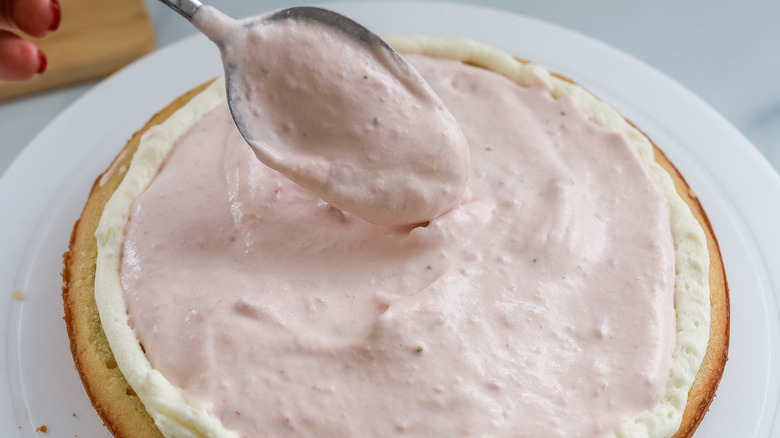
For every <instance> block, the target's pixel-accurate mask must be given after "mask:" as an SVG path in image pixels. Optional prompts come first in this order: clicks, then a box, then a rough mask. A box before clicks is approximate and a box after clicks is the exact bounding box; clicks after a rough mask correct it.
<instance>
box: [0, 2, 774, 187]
mask: <svg viewBox="0 0 780 438" xmlns="http://www.w3.org/2000/svg"><path fill="white" fill-rule="evenodd" d="M146 1H147V6H148V9H149V12H150V15H151V17H152V20H153V22H154V27H155V31H156V33H157V40H158V46H160V47H162V46H165V45H167V44H170V43H172V42H174V41H176V40H179V39H181V38H183V37H185V36H187V35H190V34H192V33H193V32H194V29H193V28H192V26H191V25H190V24H189V23H187V22H186V21H185V20H182V19H181V18H180V17H178V16H177V15H176V14H173V13H170V11H168V10H167V8H166V7H165V6H163V5H162V4H160V3H159V2H158V1H157V0H146ZM455 2H456V3H471V4H479V5H481V6H484V7H491V8H496V9H502V10H506V11H511V12H514V13H518V14H523V15H526V16H530V17H534V18H538V19H541V20H544V21H547V22H550V23H554V24H557V25H560V26H563V27H567V28H569V29H572V30H575V31H577V32H580V33H582V34H585V35H587V36H590V37H592V38H595V39H598V40H600V41H602V42H605V43H607V44H609V45H612V46H613V47H616V48H618V49H620V50H622V51H623V52H626V53H628V54H631V55H633V56H634V57H636V58H638V59H640V60H642V61H644V62H645V63H647V64H649V65H651V66H653V67H654V68H656V69H658V70H660V71H661V72H663V73H665V74H666V75H667V76H669V77H671V78H672V79H674V80H676V81H677V82H679V83H681V84H682V85H683V86H685V87H686V88H688V89H689V90H691V91H692V92H693V93H694V94H696V95H698V96H699V97H700V98H702V99H703V100H704V101H705V102H707V103H708V104H709V105H711V106H712V107H713V108H715V109H716V110H717V111H718V112H720V113H721V114H722V115H724V116H725V117H726V118H727V119H728V120H729V121H730V122H731V123H732V124H733V125H734V126H736V127H737V129H739V130H740V131H741V132H742V133H743V134H744V135H745V136H746V137H747V138H748V139H749V140H750V141H751V142H752V143H753V144H754V145H755V146H756V147H757V148H758V150H759V151H760V152H761V153H762V154H763V155H764V157H766V158H767V160H768V161H769V162H770V163H771V164H772V166H773V167H774V169H775V170H780V55H778V53H780V52H778V49H777V44H778V42H780V26H778V25H777V23H778V22H780V2H778V1H776V0H746V1H742V2H736V1H733V0H689V1H686V2H679V1H675V0H659V1H654V2H625V1H621V0H596V1H589V2H582V1H579V0H558V1H555V2H549V1H545V0H524V1H512V0H483V1H473V0H472V1H465V0H461V1H455ZM208 3H210V4H212V5H214V6H216V7H218V8H220V9H221V10H223V11H224V12H226V13H227V14H229V15H232V16H235V17H241V16H247V15H254V14H257V13H259V12H262V11H264V10H270V9H276V8H283V7H289V6H293V5H296V4H302V3H301V2H293V1H283V0H263V1H256V2H254V1H242V0H212V1H209V2H208ZM443 7H445V8H446V6H443ZM93 85H94V83H87V84H82V85H78V86H73V87H69V88H64V89H60V90H55V91H51V92H46V93H43V94H38V95H35V96H31V97H26V98H22V99H17V100H13V101H9V102H4V103H0V172H4V171H5V169H7V168H8V166H10V165H11V163H12V162H13V160H14V158H15V157H16V156H17V155H18V154H19V153H20V152H21V151H22V149H23V148H24V147H25V145H27V144H28V143H29V142H30V141H31V140H32V139H33V138H34V137H35V135H36V134H37V133H38V132H39V131H41V130H42V129H43V128H44V127H45V126H46V125H47V124H48V123H49V122H50V121H52V120H53V119H54V118H55V117H56V116H57V115H58V114H59V113H60V112H61V111H63V110H64V109H65V108H67V107H68V105H70V104H71V103H72V102H74V101H75V100H76V99H78V98H79V97H80V96H81V95H82V94H84V93H85V92H86V91H88V90H89V89H90V88H91V87H92V86H93Z"/></svg>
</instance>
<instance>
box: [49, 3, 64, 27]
mask: <svg viewBox="0 0 780 438" xmlns="http://www.w3.org/2000/svg"><path fill="white" fill-rule="evenodd" d="M51 15H52V19H51V25H50V26H49V30H50V31H54V30H57V28H58V27H60V19H61V18H62V8H60V2H59V1H57V0H51Z"/></svg>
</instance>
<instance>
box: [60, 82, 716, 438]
mask: <svg viewBox="0 0 780 438" xmlns="http://www.w3.org/2000/svg"><path fill="white" fill-rule="evenodd" d="M555 76H556V77H558V78H560V79H562V80H565V81H567V82H572V83H573V81H571V80H569V79H567V78H565V77H563V76H560V75H555ZM209 84H210V82H208V83H206V84H203V85H201V86H199V87H197V88H195V89H193V90H191V91H190V92H188V93H186V94H184V95H182V96H181V97H180V98H178V99H177V100H175V101H174V102H172V103H171V104H170V105H168V106H167V107H166V108H164V109H163V110H162V111H160V112H159V113H157V114H156V115H155V116H153V117H152V118H151V119H150V121H149V122H148V123H147V124H146V125H145V126H144V128H142V129H141V130H139V131H138V132H137V133H136V134H134V135H133V136H132V137H131V139H130V140H129V141H128V143H127V145H126V146H125V148H124V149H123V150H122V151H121V152H120V153H119V154H118V155H117V157H116V158H115V160H114V162H112V164H111V166H110V167H109V169H108V170H107V171H106V172H104V174H102V175H100V176H98V178H97V179H96V181H95V183H94V184H93V187H92V191H91V192H90V196H89V200H88V201H87V204H86V205H85V208H84V212H83V214H82V216H81V218H80V219H79V220H78V221H77V222H76V224H75V225H74V228H73V232H72V234H71V239H70V245H69V251H68V252H66V253H65V254H64V255H63V262H64V269H63V272H62V277H63V291H62V297H63V302H64V307H65V318H64V319H65V321H66V325H67V329H68V336H69V339H70V343H71V351H72V354H73V357H74V363H75V365H76V369H77V371H78V372H79V376H80V377H81V379H82V382H83V383H84V387H85V390H86V391H87V394H88V395H89V397H90V400H91V402H92V404H93V406H94V408H95V409H96V411H97V412H98V413H99V415H100V416H101V418H102V419H103V421H104V424H105V425H106V427H107V428H108V429H109V431H111V433H112V434H114V435H115V436H117V437H120V438H121V437H130V436H133V437H137V436H162V435H161V434H160V432H159V430H158V429H157V427H156V426H155V425H154V423H153V420H152V417H151V416H150V415H149V414H148V413H147V412H146V410H145V408H144V406H143V404H142V403H141V402H140V400H139V399H138V397H137V396H135V394H134V393H133V391H132V389H131V388H130V386H129V384H128V383H127V381H126V380H125V378H124V376H123V375H122V373H121V372H120V371H119V369H118V367H117V366H116V361H115V360H114V357H113V353H112V352H111V350H110V347H108V341H107V339H106V337H105V334H104V333H103V330H102V325H101V324H100V318H99V316H98V314H97V308H96V305H95V303H94V273H95V269H94V267H95V259H96V251H97V247H96V243H95V237H94V231H95V229H96V228H97V223H98V221H99V218H100V212H101V211H102V209H103V207H104V205H105V203H106V202H107V201H108V199H109V198H110V196H111V194H112V193H113V191H114V190H115V189H116V187H117V186H118V185H119V183H120V182H121V181H122V179H123V178H124V171H122V169H121V168H122V167H123V166H125V165H128V164H129V162H130V160H131V159H132V156H133V154H134V153H135V150H136V149H137V147H138V144H139V142H140V138H141V136H142V135H143V133H144V132H146V131H147V130H148V129H149V128H151V127H152V126H154V125H157V124H160V123H162V122H164V121H165V120H166V119H167V118H168V117H169V116H170V115H172V114H173V113H174V112H175V111H176V110H178V109H179V108H180V107H181V106H183V105H185V104H186V103H187V102H189V100H191V99H192V98H193V97H194V96H196V95H197V94H199V93H200V92H201V91H202V90H203V89H205V88H206V87H207V86H208V85H209ZM626 120H627V119H626ZM627 121H628V120H627ZM628 122H629V123H631V122H630V121H628ZM631 125H632V126H634V125H633V124H631ZM634 128H635V129H638V128H636V126H634ZM640 132H641V131H640ZM643 134H644V133H643ZM645 138H648V140H650V139H649V137H647V136H645ZM650 142H651V144H652V147H653V151H654V157H655V161H656V162H657V163H658V164H659V165H661V167H663V168H664V169H665V170H666V172H667V173H668V174H669V175H670V176H671V177H672V180H673V181H674V185H675V188H676V190H677V192H678V194H679V195H680V197H681V198H682V199H683V200H684V201H685V203H686V205H688V208H689V209H690V210H691V213H692V214H693V215H694V217H695V219H696V220H697V222H698V223H699V225H700V226H701V228H702V230H703V231H704V233H705V236H706V240H707V249H708V252H709V254H710V267H709V279H710V314H711V321H710V338H709V342H708V344H707V349H706V353H705V357H704V360H703V362H702V365H701V366H700V368H699V371H698V372H697V373H696V377H695V380H694V383H693V386H692V388H691V389H690V391H689V393H688V394H689V396H688V402H687V404H686V406H685V410H684V412H683V419H682V424H681V425H680V428H679V429H678V431H677V433H676V434H675V435H674V437H675V438H683V437H689V436H691V435H692V434H693V432H694V431H695V429H696V428H697V427H698V425H699V424H700V422H701V421H702V419H703V417H704V414H705V413H706V412H707V411H708V409H709V406H710V403H711V402H712V400H713V398H714V396H715V391H716V389H717V386H718V383H719V381H720V379H721V377H722V373H723V369H724V367H725V363H726V361H727V359H728V342H729V295H728V294H729V292H728V284H727V280H726V277H725V270H724V267H723V262H722V258H721V254H720V249H719V246H718V243H717V240H716V238H715V235H714V232H713V230H712V225H711V223H710V221H709V219H708V218H707V216H706V213H705V212H704V209H703V207H702V206H701V203H700V201H699V200H698V197H696V195H695V193H693V191H692V190H691V189H690V187H689V186H688V185H687V183H686V182H685V180H684V178H683V177H682V175H681V174H680V172H679V171H678V170H677V169H676V168H675V167H674V165H673V164H672V163H671V162H670V161H669V160H668V158H667V157H666V155H665V154H663V152H662V151H661V150H660V149H659V148H658V147H657V146H656V145H655V144H654V143H652V140H650ZM114 169H119V171H117V172H113V170H114ZM106 176H107V177H108V179H107V180H106V181H104V178H105V177H106ZM93 211H97V212H98V214H97V215H90V214H88V213H90V212H93ZM85 216H86V218H85ZM95 216H96V217H95ZM85 238H86V241H85ZM90 248H91V249H93V250H94V251H90ZM83 251H87V254H88V257H86V258H84V257H82V258H80V259H78V260H79V263H74V260H75V258H74V255H76V254H80V253H81V252H83ZM90 269H91V273H90ZM84 273H86V274H87V276H86V278H85V277H83V276H81V275H79V274H84ZM74 274H75V275H74ZM84 288H86V290H84ZM90 291H91V294H90ZM79 296H85V297H86V298H82V301H79V300H78V298H79ZM83 299H86V300H87V302H86V303H85V302H84V301H83ZM90 300H91V303H90ZM79 304H80V305H79ZM76 324H78V327H77V326H76ZM79 327H81V329H79ZM85 329H86V331H84V330H85ZM95 354H97V357H98V358H100V359H99V360H96V359H95V356H94V355H95ZM107 406H111V408H110V409H109V408H107ZM128 410H129V411H130V412H131V413H132V418H133V420H132V421H126V417H122V418H119V417H118V416H117V414H116V413H117V411H120V412H125V411H128Z"/></svg>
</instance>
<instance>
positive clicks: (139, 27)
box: [0, 0, 155, 101]
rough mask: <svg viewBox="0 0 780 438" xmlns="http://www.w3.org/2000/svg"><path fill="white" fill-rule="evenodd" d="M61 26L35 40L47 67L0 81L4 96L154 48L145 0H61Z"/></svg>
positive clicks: (63, 81)
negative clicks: (29, 76) (31, 76)
mask: <svg viewBox="0 0 780 438" xmlns="http://www.w3.org/2000/svg"><path fill="white" fill-rule="evenodd" d="M60 6H61V8H62V21H61V22H60V28H59V29H58V30H57V31H55V32H53V33H51V34H50V35H49V36H48V37H47V38H45V39H43V40H35V39H34V38H26V39H29V40H31V41H35V42H36V44H37V45H38V47H39V48H40V49H41V50H42V51H43V52H44V53H45V54H46V58H47V60H48V68H47V70H46V72H45V73H44V74H43V75H39V76H37V77H36V78H35V79H33V80H31V81H29V82H3V81H0V101H2V100H6V99H10V98H12V97H17V96H21V95H25V94H30V93H34V92H38V91H43V90H47V89H51V88H54V87H60V86H63V85H70V84H75V83H78V82H83V81H86V80H90V79H96V78H100V77H103V76H106V75H108V74H110V73H112V72H114V71H116V70H118V69H119V68H121V67H122V66H124V65H126V64H128V63H129V62H131V61H133V60H134V59H136V58H139V57H140V56H142V55H144V54H146V53H148V52H151V51H152V50H154V48H155V38H154V28H153V27H152V23H151V20H150V19H149V14H148V12H147V10H146V6H145V4H144V0H60Z"/></svg>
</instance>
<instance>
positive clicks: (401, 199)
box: [163, 0, 469, 225]
mask: <svg viewBox="0 0 780 438" xmlns="http://www.w3.org/2000/svg"><path fill="white" fill-rule="evenodd" d="M163 2H164V3H166V4H168V5H169V6H172V7H173V8H174V9H176V10H177V11H178V12H180V13H181V14H182V15H184V16H185V17H186V18H188V19H190V20H191V21H192V23H193V24H194V25H195V27H197V28H198V29H199V30H200V31H201V32H203V33H204V34H205V35H206V36H207V37H209V39H211V40H212V41H213V42H214V43H216V44H217V46H218V47H219V49H220V52H221V53H222V61H223V64H224V67H225V77H226V82H227V94H228V104H229V106H230V110H231V113H232V115H233V118H234V120H235V122H236V125H237V126H238V128H239V131H240V132H241V134H242V135H243V136H244V138H245V139H246V140H247V142H248V143H249V145H250V146H251V147H252V149H253V150H254V152H255V155H257V157H258V158H259V159H260V160H261V161H262V162H263V163H265V164H266V165H268V166H269V167H271V168H273V169H275V170H277V171H279V172H281V173H282V174H284V175H285V176H287V177H288V178H290V179H291V180H293V181H295V182H296V183H298V184H300V185H301V186H303V187H306V188H307V189H309V190H311V191H313V192H314V193H316V194H317V195H318V196H319V197H320V198H322V199H323V200H325V201H326V202H328V203H329V204H331V205H333V206H334V207H337V208H339V209H342V210H344V211H346V212H349V213H351V214H353V215H355V216H358V217H360V218H363V219H365V220H367V221H369V222H373V223H377V224H386V225H408V224H417V223H422V222H426V221H428V220H431V219H434V218H436V217H438V216H439V215H441V214H443V213H446V212H447V211H449V210H451V209H453V208H455V207H456V206H458V205H459V204H460V202H461V201H462V200H463V197H464V194H465V192H466V182H467V179H468V172H469V152H468V145H467V142H466V139H465V137H464V136H463V133H462V132H461V130H460V127H459V126H458V124H457V122H456V121H455V119H454V118H453V116H452V115H451V114H450V113H449V111H448V110H447V109H446V108H445V107H444V105H443V104H442V102H441V100H440V99H439V97H438V96H436V94H435V93H434V92H433V90H431V88H430V87H429V86H428V84H427V83H426V82H425V81H424V80H423V79H422V77H421V76H420V75H419V74H418V73H417V72H416V71H415V70H414V68H413V67H411V66H410V65H409V64H408V63H407V62H406V61H405V60H404V59H403V58H402V57H401V56H400V55H399V54H398V53H397V52H395V51H394V50H393V49H392V48H390V47H389V46H388V45H387V44H386V43H385V42H384V41H383V40H382V39H380V38H379V37H378V36H376V35H375V34H373V33H372V32H370V31H368V30H367V29H365V28H364V27H362V26H361V25H359V24H357V23H355V22H354V21H352V20H350V19H348V18H345V17H343V16H341V15H339V14H336V13H335V12H331V11H328V10H325V9H319V8H310V7H299V8H291V9H285V10H281V11H276V12H271V13H269V14H265V15H262V16H259V17H253V18H248V19H245V20H240V21H239V20H233V19H232V18H230V17H227V16H226V15H224V14H222V13H221V12H219V11H217V10H216V9H214V8H213V7H210V6H202V5H200V3H198V2H197V1H194V0H189V1H180V2H178V1H174V2H171V1H166V0H163ZM171 3H175V5H171Z"/></svg>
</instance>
